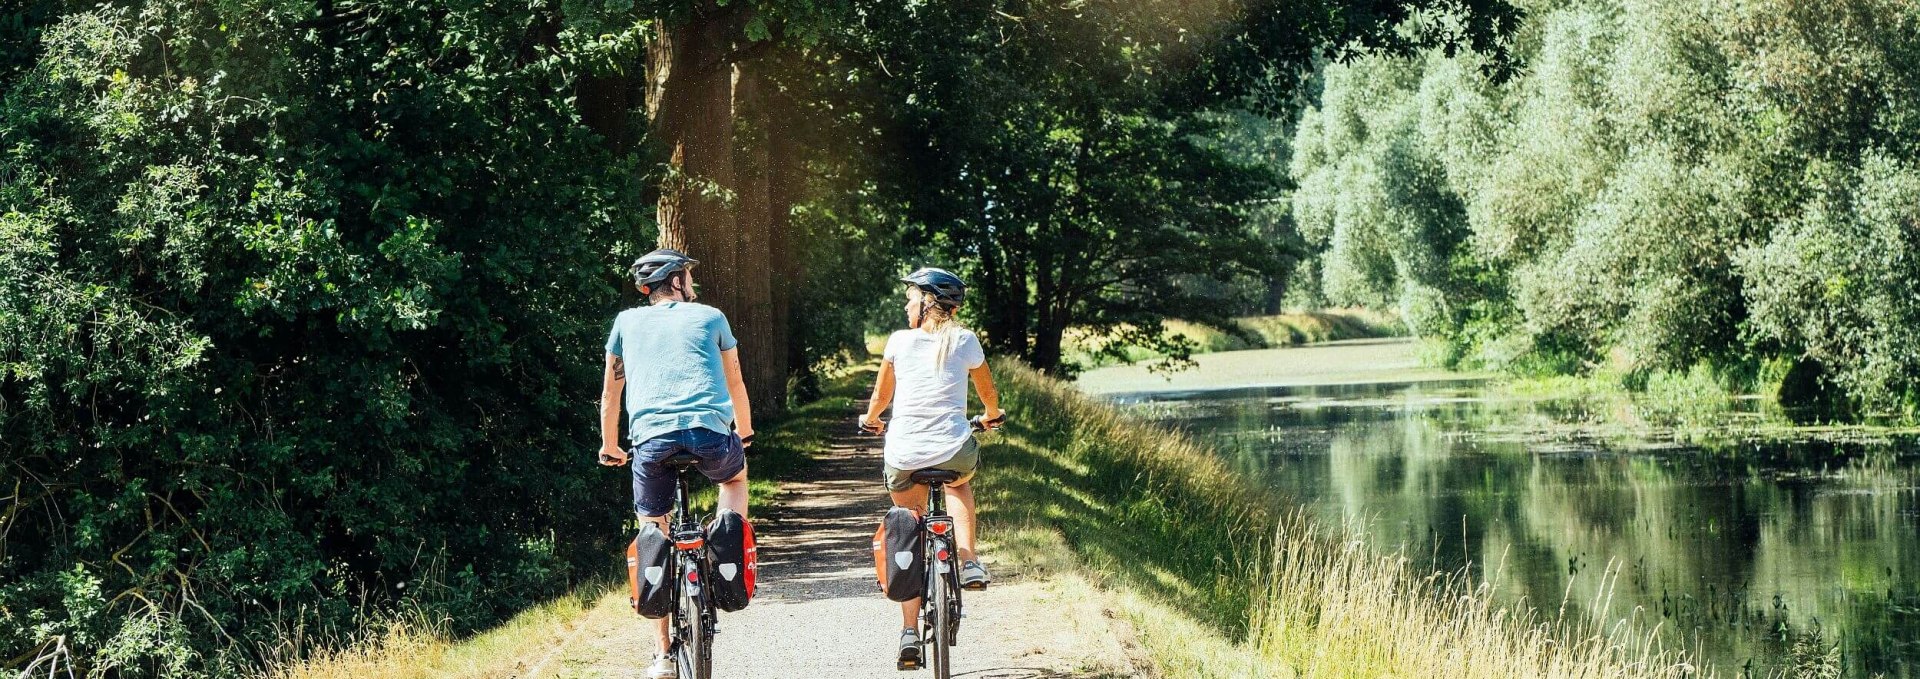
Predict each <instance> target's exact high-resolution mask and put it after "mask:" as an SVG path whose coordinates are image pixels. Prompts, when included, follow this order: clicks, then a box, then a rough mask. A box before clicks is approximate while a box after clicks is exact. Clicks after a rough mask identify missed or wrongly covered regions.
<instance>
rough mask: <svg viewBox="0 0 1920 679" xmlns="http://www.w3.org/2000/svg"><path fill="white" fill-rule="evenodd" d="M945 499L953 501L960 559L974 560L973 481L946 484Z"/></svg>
mask: <svg viewBox="0 0 1920 679" xmlns="http://www.w3.org/2000/svg"><path fill="white" fill-rule="evenodd" d="M947 499H948V500H951V501H953V529H954V531H955V532H957V533H959V535H958V536H957V539H958V541H959V543H960V545H959V547H960V560H961V561H972V560H974V558H975V557H974V553H973V547H974V536H975V535H977V534H978V531H975V530H974V526H975V524H974V521H973V482H972V481H968V482H967V483H962V484H960V485H957V486H947Z"/></svg>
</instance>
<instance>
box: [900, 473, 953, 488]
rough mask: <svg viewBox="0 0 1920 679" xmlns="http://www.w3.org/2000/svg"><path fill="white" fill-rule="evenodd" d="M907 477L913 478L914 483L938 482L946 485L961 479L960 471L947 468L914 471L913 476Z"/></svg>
mask: <svg viewBox="0 0 1920 679" xmlns="http://www.w3.org/2000/svg"><path fill="white" fill-rule="evenodd" d="M907 478H909V479H912V480H913V482H914V483H929V484H931V483H938V484H940V485H943V486H944V485H946V484H949V483H953V482H955V481H959V480H960V472H955V471H947V470H945V469H922V470H919V471H916V472H914V473H913V475H912V476H909V477H907Z"/></svg>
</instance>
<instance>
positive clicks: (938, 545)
mask: <svg viewBox="0 0 1920 679" xmlns="http://www.w3.org/2000/svg"><path fill="white" fill-rule="evenodd" d="M926 485H927V514H926V516H924V517H922V518H921V519H920V531H921V535H922V536H923V537H925V538H926V539H925V544H926V550H927V551H926V554H925V555H923V557H922V558H924V559H926V564H927V589H926V592H925V593H924V594H922V595H921V597H920V619H921V621H922V624H923V626H924V627H925V628H926V631H927V633H926V634H925V635H924V636H923V637H922V638H923V640H924V643H926V644H927V645H929V646H931V647H933V648H935V649H937V650H936V651H935V652H934V653H931V654H927V655H929V656H932V657H925V656H923V659H922V661H921V663H922V666H923V667H924V666H928V665H929V664H930V665H931V666H932V667H933V668H934V673H935V675H936V676H937V677H940V678H941V679H944V677H945V676H946V673H947V672H950V671H951V667H950V666H951V663H952V658H951V657H950V655H951V653H952V651H951V650H950V649H949V647H951V646H952V645H953V643H954V641H955V640H957V639H958V637H959V630H960V612H961V605H960V554H959V550H958V549H957V547H958V545H957V544H956V542H955V541H956V536H955V531H954V522H953V517H952V516H949V515H948V514H947V503H946V499H947V496H946V489H945V485H946V484H941V483H929V484H926ZM942 590H944V591H942ZM942 594H944V595H945V596H941V595H942ZM943 601H944V602H945V603H946V605H947V607H948V610H947V611H946V616H945V620H944V622H945V624H944V625H942V624H940V623H941V622H942V621H941V619H940V614H941V611H940V610H939V608H938V607H939V606H940V602H943ZM942 631H944V632H945V634H946V638H945V639H935V638H934V637H935V636H936V635H938V634H940V633H941V632H942ZM929 661H931V662H930V663H929Z"/></svg>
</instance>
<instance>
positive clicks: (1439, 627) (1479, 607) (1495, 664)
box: [1249, 512, 1709, 679]
mask: <svg viewBox="0 0 1920 679" xmlns="http://www.w3.org/2000/svg"><path fill="white" fill-rule="evenodd" d="M1367 545H1368V542H1367V540H1366V537H1365V535H1363V534H1362V533H1361V531H1360V529H1359V528H1358V527H1355V526H1343V527H1340V528H1338V529H1331V528H1327V527H1324V526H1321V525H1319V524H1317V523H1316V522H1315V521H1313V520H1312V519H1311V518H1309V517H1307V516H1305V515H1304V514H1302V513H1299V512H1295V513H1292V514H1289V515H1287V516H1286V517H1285V518H1283V519H1282V520H1281V522H1280V527H1279V530H1278V531H1277V537H1276V538H1275V540H1274V549H1273V561H1272V563H1271V564H1270V565H1269V566H1268V568H1267V569H1266V572H1265V573H1264V575H1265V577H1264V578H1263V579H1262V580H1263V583H1262V584H1263V588H1256V589H1255V591H1253V592H1251V594H1252V595H1254V596H1257V597H1258V598H1259V605H1258V608H1257V610H1256V611H1255V613H1254V619H1253V623H1252V625H1251V627H1252V633H1251V634H1250V635H1249V638H1250V645H1251V646H1252V648H1253V650H1254V652H1255V653H1257V654H1258V655H1259V657H1260V658H1261V659H1262V660H1263V661H1264V662H1265V663H1267V664H1268V665H1269V666H1272V667H1284V668H1287V669H1288V670H1289V671H1291V673H1292V674H1294V675H1296V676H1302V677H1346V676H1399V677H1411V676H1422V677H1448V678H1455V677H1457V678H1460V679H1469V678H1471V679H1480V678H1485V679H1494V678H1504V677H1541V678H1544V679H1587V678H1596V679H1597V678H1601V677H1609V678H1611V677H1619V678H1629V677H1634V678H1637V677H1647V678H1679V677H1700V676H1708V675H1709V673H1706V672H1703V671H1702V668H1699V667H1696V666H1695V665H1694V664H1693V663H1692V662H1691V660H1690V657H1689V655H1688V654H1686V653H1684V652H1681V651H1678V650H1673V649H1666V648H1663V647H1662V645H1661V644H1660V643H1659V642H1658V641H1657V639H1656V632H1657V629H1656V628H1654V627H1651V626H1647V625H1643V624H1640V622H1639V621H1634V620H1626V621H1613V622H1609V621H1604V620H1597V619H1587V618H1578V617H1570V616H1567V615H1565V611H1566V609H1567V607H1566V606H1564V605H1561V606H1558V607H1556V608H1555V609H1554V610H1553V611H1550V612H1541V611H1537V610H1535V609H1533V608H1531V607H1524V606H1516V607H1508V606H1503V605H1501V604H1499V603H1498V602H1496V601H1495V599H1494V596H1493V592H1492V589H1493V588H1492V584H1491V583H1489V582H1486V581H1475V580H1473V579H1471V578H1467V577H1464V576H1463V575H1462V574H1459V573H1434V572H1422V571H1420V570H1419V569H1416V568H1415V567H1414V566H1413V563H1414V562H1413V561H1412V560H1410V559H1407V558H1405V557H1404V556H1403V555H1400V554H1383V553H1380V552H1377V551H1375V550H1373V549H1371V548H1369V547H1368V546H1367ZM1617 576H1618V572H1617V571H1610V572H1609V573H1608V574H1607V575H1606V576H1605V577H1608V578H1609V579H1611V578H1614V577H1617ZM1589 603H1593V604H1594V605H1591V606H1587V607H1584V610H1600V611H1604V610H1608V607H1607V606H1605V605H1604V602H1589Z"/></svg>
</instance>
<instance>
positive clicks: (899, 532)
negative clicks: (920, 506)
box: [873, 507, 927, 601]
mask: <svg viewBox="0 0 1920 679" xmlns="http://www.w3.org/2000/svg"><path fill="white" fill-rule="evenodd" d="M921 539H922V538H921V535H920V515H919V514H918V513H916V512H914V511H913V510H911V509H907V508H906V507H894V508H893V509H889V510H887V516H886V518H884V519H881V520H880V529H879V530H876V531H874V532H873V573H874V577H876V578H879V579H880V591H882V592H886V593H887V598H888V599H892V600H894V601H912V600H913V599H914V597H918V596H920V595H921V594H924V593H926V589H927V564H926V559H925V558H923V557H922V555H921V552H922V551H923V549H922V546H921Z"/></svg>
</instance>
